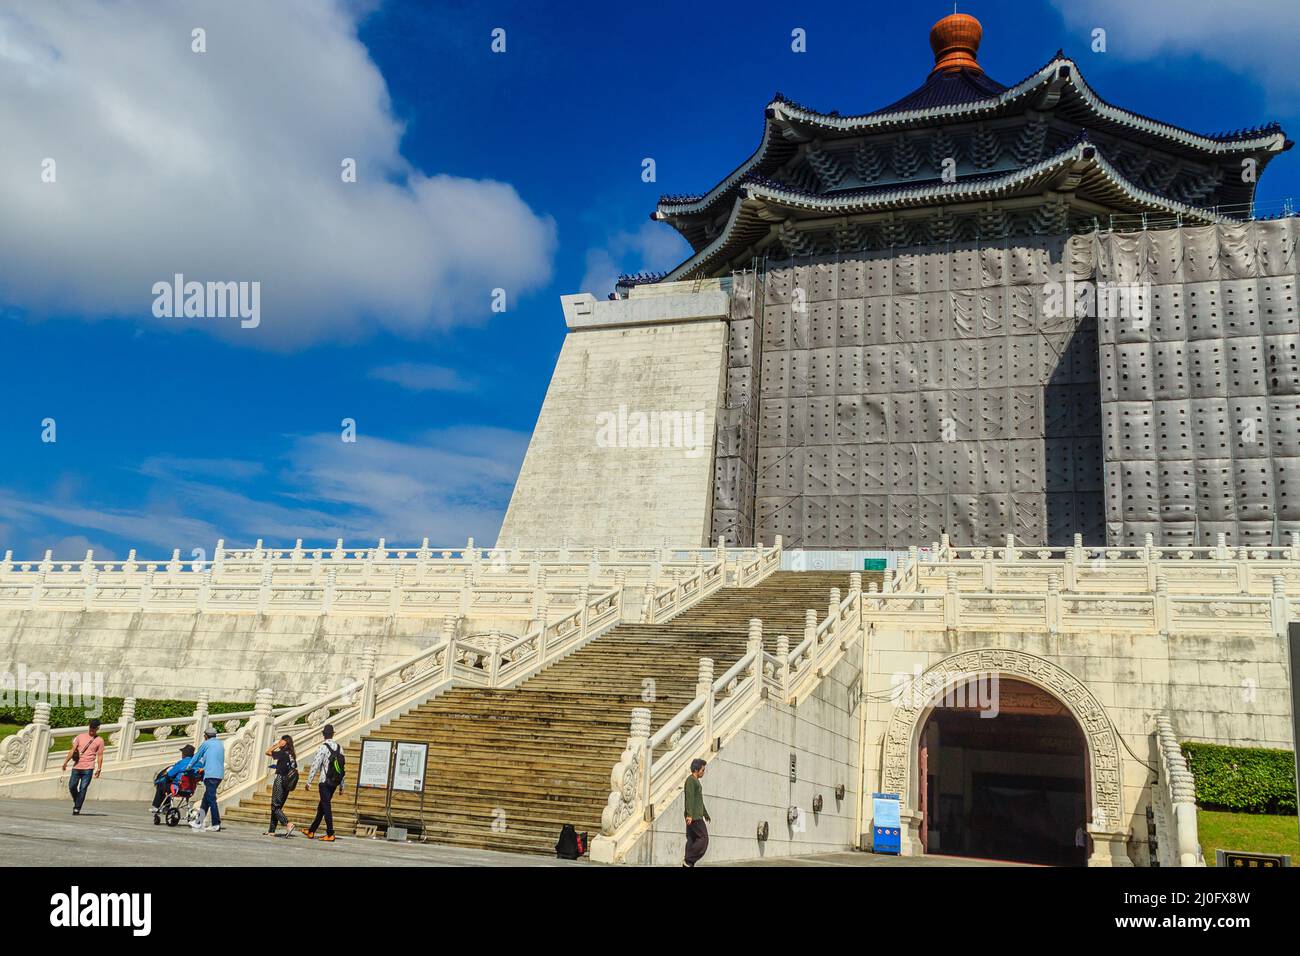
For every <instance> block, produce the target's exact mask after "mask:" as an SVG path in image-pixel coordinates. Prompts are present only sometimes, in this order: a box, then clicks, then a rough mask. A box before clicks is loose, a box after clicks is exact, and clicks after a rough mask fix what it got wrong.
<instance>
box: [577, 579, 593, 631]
mask: <svg viewBox="0 0 1300 956" xmlns="http://www.w3.org/2000/svg"><path fill="white" fill-rule="evenodd" d="M590 600H591V588H590V587H588V586H587V585H586V584H580V585H578V636H579V638H580V639H581V638H584V637H586V636H587V619H588V617H589V616H590V609H589V608H588V607H587V602H589V601H590Z"/></svg>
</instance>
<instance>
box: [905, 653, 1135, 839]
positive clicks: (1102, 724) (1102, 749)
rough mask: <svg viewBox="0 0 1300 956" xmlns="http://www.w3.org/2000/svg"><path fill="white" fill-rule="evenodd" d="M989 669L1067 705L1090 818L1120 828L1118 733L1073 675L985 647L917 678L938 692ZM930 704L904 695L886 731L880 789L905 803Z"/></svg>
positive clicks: (1045, 662)
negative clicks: (1083, 765)
mask: <svg viewBox="0 0 1300 956" xmlns="http://www.w3.org/2000/svg"><path fill="white" fill-rule="evenodd" d="M990 673H997V674H999V675H1005V676H1007V677H1014V678H1017V679H1018V680H1023V681H1025V682H1027V683H1030V684H1034V685H1035V686H1037V687H1040V688H1042V689H1043V690H1045V691H1047V692H1048V693H1050V694H1052V695H1053V696H1054V697H1056V698H1057V699H1058V700H1059V701H1060V702H1061V703H1062V704H1064V705H1065V706H1066V707H1067V708H1068V709H1069V711H1070V713H1071V715H1073V717H1074V719H1075V720H1076V721H1078V724H1079V727H1080V728H1081V729H1082V730H1083V736H1084V739H1085V740H1086V741H1087V748H1088V762H1089V765H1090V767H1091V773H1090V774H1089V779H1090V782H1091V787H1092V790H1091V793H1090V796H1089V799H1090V805H1091V807H1092V813H1093V821H1092V822H1093V823H1094V824H1096V825H1098V826H1103V827H1107V828H1119V827H1120V825H1121V819H1122V803H1123V793H1124V790H1123V786H1122V783H1121V765H1120V755H1119V736H1118V734H1117V733H1116V731H1115V726H1114V724H1112V723H1111V720H1110V716H1109V715H1108V714H1107V713H1106V710H1105V708H1103V707H1102V705H1101V702H1100V701H1098V700H1097V698H1096V697H1094V696H1093V694H1092V692H1091V691H1089V690H1088V688H1087V687H1086V686H1085V685H1084V684H1083V682H1082V681H1080V680H1079V679H1078V678H1076V677H1075V676H1074V675H1073V674H1071V673H1070V672H1069V671H1067V670H1065V669H1064V668H1062V667H1060V666H1059V665H1057V664H1053V663H1052V662H1051V661H1049V660H1046V659H1044V658H1041V657H1036V656H1034V655H1033V654H1026V653H1024V652H1023V651H1015V650H1007V649H1002V648H984V649H981V650H972V651H963V652H961V653H960V654H954V655H952V656H951V657H946V658H944V659H943V660H941V661H939V662H938V663H936V664H934V665H933V666H931V667H930V668H928V669H927V670H926V671H925V673H924V674H923V675H921V679H922V680H924V681H925V682H926V683H925V684H924V685H923V686H925V687H927V688H931V687H932V688H934V690H935V692H936V694H938V693H942V692H944V691H946V690H947V689H948V688H949V687H952V686H953V685H955V684H958V683H961V682H963V681H966V680H969V679H970V678H971V677H972V676H974V675H976V674H990ZM931 709H932V708H931V705H930V703H929V702H916V701H909V700H907V698H906V697H904V699H903V701H901V702H900V704H899V706H897V707H896V708H895V709H894V713H893V715H892V716H891V717H890V719H889V727H888V729H887V731H886V733H885V741H884V754H883V761H882V767H881V789H882V792H884V793H897V794H899V795H901V796H902V798H903V803H904V805H906V806H914V805H915V802H916V798H915V795H914V793H913V791H912V789H911V788H912V786H913V784H914V783H915V777H916V764H917V736H918V734H919V733H920V729H921V723H922V721H923V718H925V717H926V716H928V714H929V712H930V710H931Z"/></svg>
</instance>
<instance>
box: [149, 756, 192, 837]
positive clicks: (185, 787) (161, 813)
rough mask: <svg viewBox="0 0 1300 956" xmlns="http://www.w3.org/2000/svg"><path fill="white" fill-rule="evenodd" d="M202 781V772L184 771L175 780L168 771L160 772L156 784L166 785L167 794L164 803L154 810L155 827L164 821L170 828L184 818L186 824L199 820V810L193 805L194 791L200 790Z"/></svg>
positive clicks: (155, 780)
mask: <svg viewBox="0 0 1300 956" xmlns="http://www.w3.org/2000/svg"><path fill="white" fill-rule="evenodd" d="M202 779H203V771H202V770H189V769H186V770H182V771H181V772H180V773H179V774H178V775H177V776H176V777H175V779H173V778H171V777H170V776H169V772H168V771H167V770H160V771H159V772H158V776H156V777H155V778H154V784H155V786H157V785H165V786H166V787H167V794H166V796H164V797H163V800H162V803H160V804H159V805H158V806H157V807H155V808H154V811H153V823H154V826H157V825H158V824H160V823H162V821H163V820H166V821H167V825H168V826H169V827H174V826H177V825H178V824H179V823H180V822H181V817H182V816H183V817H184V818H185V822H186V823H192V822H193V821H195V820H197V819H198V818H199V808H198V807H197V806H195V805H194V803H193V801H194V791H195V790H197V789H198V788H199V781H200V780H202Z"/></svg>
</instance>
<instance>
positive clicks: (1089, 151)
mask: <svg viewBox="0 0 1300 956" xmlns="http://www.w3.org/2000/svg"><path fill="white" fill-rule="evenodd" d="M1071 165H1077V166H1078V167H1079V171H1080V172H1085V171H1087V170H1088V169H1090V168H1091V169H1094V170H1096V171H1097V172H1099V173H1100V174H1101V175H1103V176H1104V177H1105V179H1106V180H1108V181H1109V182H1110V183H1111V184H1112V185H1113V186H1114V187H1116V188H1117V189H1118V190H1119V191H1120V193H1121V194H1122V195H1124V196H1125V197H1126V198H1127V199H1128V200H1129V201H1130V203H1131V204H1132V206H1133V208H1134V210H1135V211H1138V210H1141V211H1158V212H1166V213H1170V214H1175V215H1180V216H1183V217H1186V218H1187V219H1188V220H1190V221H1192V222H1201V223H1205V224H1210V223H1217V222H1228V221H1232V220H1231V219H1230V217H1227V216H1223V215H1219V214H1217V213H1214V212H1212V211H1210V210H1207V209H1204V208H1202V207H1199V206H1191V205H1188V204H1186V203H1180V202H1176V201H1174V200H1171V199H1167V198H1165V197H1164V196H1160V195H1158V194H1156V193H1153V192H1150V191H1149V190H1146V189H1143V188H1141V187H1140V186H1137V185H1136V184H1134V183H1133V182H1131V181H1130V180H1129V179H1127V177H1125V176H1124V175H1123V174H1122V173H1120V172H1119V170H1117V169H1116V168H1115V167H1114V166H1113V165H1112V164H1111V163H1110V161H1109V160H1107V159H1106V158H1105V156H1103V155H1102V153H1101V152H1100V151H1099V150H1098V149H1097V148H1096V147H1095V146H1094V145H1093V144H1091V143H1089V142H1087V141H1086V140H1085V141H1083V142H1080V143H1077V144H1075V145H1073V146H1071V147H1069V148H1068V149H1066V150H1063V151H1061V152H1060V153H1057V154H1056V155H1054V156H1050V157H1048V158H1047V159H1044V160H1041V161H1040V162H1038V163H1035V164H1033V165H1031V166H1027V167H1025V168H1024V169H1020V170H1014V171H1012V172H1009V173H1007V174H1005V175H1003V176H1000V177H994V178H988V179H982V180H980V181H978V182H971V181H967V182H964V183H963V182H961V181H958V182H956V183H944V184H940V185H930V186H925V187H919V186H918V187H903V188H899V189H891V190H888V191H886V192H883V193H876V194H874V195H873V194H871V193H869V192H864V193H862V194H859V195H856V196H855V195H853V194H842V195H840V196H836V197H824V196H812V195H808V194H801V193H798V192H797V191H795V190H789V189H781V188H779V187H776V186H769V185H765V184H756V183H753V184H747V185H746V187H745V191H744V194H741V195H737V196H736V199H735V203H734V205H733V207H732V211H731V215H730V216H729V217H728V220H727V225H726V227H725V228H724V229H723V230H722V232H721V233H720V234H719V235H718V237H717V238H716V239H714V240H713V241H712V242H711V243H709V245H708V246H706V247H705V248H703V249H701V250H699V251H698V252H696V253H695V254H694V255H692V256H691V257H690V258H688V259H687V260H686V261H685V262H683V263H681V264H680V265H679V266H677V267H676V268H675V269H673V270H672V271H671V272H669V273H668V274H667V275H666V276H665V277H664V281H667V282H672V281H676V280H678V279H682V278H688V277H689V276H690V274H691V273H692V272H694V271H695V270H696V269H698V268H701V267H703V266H706V265H708V264H709V263H710V262H711V261H712V260H714V259H716V258H717V257H718V255H719V254H720V253H722V252H723V251H724V250H726V249H727V248H728V247H729V246H730V245H731V239H732V236H733V233H734V231H735V228H736V225H737V223H738V222H739V221H740V219H741V216H742V213H743V211H744V209H745V207H746V204H747V203H751V204H753V203H758V204H763V203H766V204H769V205H772V206H777V207H783V208H788V209H791V210H802V211H816V212H821V213H825V214H826V216H827V217H832V216H842V215H854V214H859V213H863V212H880V213H883V212H889V211H892V210H896V209H897V210H901V209H909V208H924V207H926V206H933V205H936V204H941V203H942V202H944V201H947V202H973V201H979V200H984V199H1003V198H1011V197H1013V196H1015V195H1016V190H1017V189H1024V188H1028V187H1032V186H1033V185H1035V183H1036V181H1039V180H1042V179H1044V178H1047V177H1050V176H1052V175H1054V174H1056V173H1058V172H1061V171H1062V170H1064V169H1065V168H1066V167H1068V166H1071Z"/></svg>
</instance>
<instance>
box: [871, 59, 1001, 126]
mask: <svg viewBox="0 0 1300 956" xmlns="http://www.w3.org/2000/svg"><path fill="white" fill-rule="evenodd" d="M1006 89H1007V88H1006V87H1005V86H1003V85H1002V84H1001V83H999V82H998V81H997V80H995V79H993V78H992V77H990V76H988V75H986V74H984V73H980V72H976V71H975V70H957V71H956V72H955V73H931V74H930V75H929V77H927V78H926V81H925V82H924V83H922V84H921V85H920V86H919V87H917V88H916V89H914V90H913V91H912V92H911V93H908V94H907V95H906V96H904V97H903V98H902V99H901V100H899V101H898V102H896V103H891V104H889V105H888V106H886V107H885V108H884V109H879V110H876V111H874V112H873V113H869V114H867V115H869V116H876V115H879V114H881V113H898V112H901V111H903V110H926V109H932V108H934V107H936V106H957V105H960V104H962V103H974V102H975V101H977V100H986V99H988V98H989V97H991V96H997V95H998V94H999V93H1001V92H1003V91H1004V90H1006Z"/></svg>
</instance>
